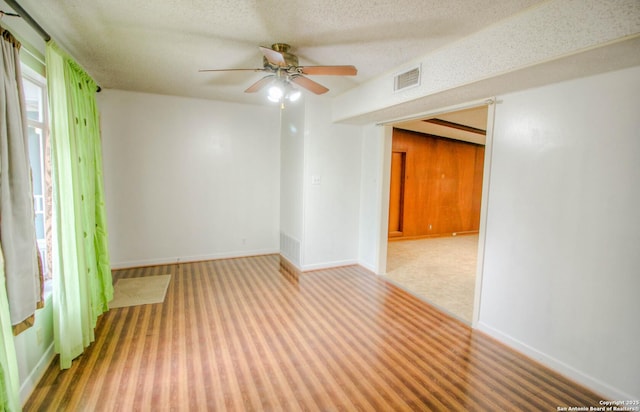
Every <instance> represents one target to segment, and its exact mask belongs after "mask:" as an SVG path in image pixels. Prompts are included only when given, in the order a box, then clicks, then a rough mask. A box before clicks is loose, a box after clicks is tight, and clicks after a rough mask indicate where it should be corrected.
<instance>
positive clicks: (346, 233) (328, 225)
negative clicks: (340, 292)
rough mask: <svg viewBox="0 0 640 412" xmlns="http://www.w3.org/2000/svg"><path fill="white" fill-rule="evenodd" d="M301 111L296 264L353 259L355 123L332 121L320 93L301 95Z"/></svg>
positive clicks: (355, 227)
mask: <svg viewBox="0 0 640 412" xmlns="http://www.w3.org/2000/svg"><path fill="white" fill-rule="evenodd" d="M305 113H306V114H305V136H304V137H305V146H304V150H305V165H304V168H305V171H304V241H303V261H302V269H304V270H309V269H317V268H321V267H331V266H340V265H348V264H355V263H357V261H358V231H359V223H360V222H359V219H358V213H359V210H360V162H361V150H362V132H361V128H360V127H357V126H353V125H344V124H335V123H332V121H331V107H330V106H329V105H328V104H327V102H326V99H325V98H323V97H316V96H307V98H306V111H305ZM314 180H315V181H314Z"/></svg>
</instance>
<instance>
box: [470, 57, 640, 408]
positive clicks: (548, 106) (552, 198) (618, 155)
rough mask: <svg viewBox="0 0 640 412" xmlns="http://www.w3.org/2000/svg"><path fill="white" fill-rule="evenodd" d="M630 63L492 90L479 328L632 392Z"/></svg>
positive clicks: (591, 379)
mask: <svg viewBox="0 0 640 412" xmlns="http://www.w3.org/2000/svg"><path fill="white" fill-rule="evenodd" d="M639 113H640V67H636V68H633V69H627V70H623V71H619V72H612V73H608V74H604V75H598V76H593V77H590V78H584V79H578V80H573V81H568V82H563V83H559V84H554V85H550V86H546V87H541V88H537V89H532V90H527V91H523V92H519V93H513V94H509V95H504V96H499V97H498V104H497V106H496V108H495V127H494V135H493V151H492V161H491V180H490V183H489V184H490V186H489V199H488V209H487V212H488V215H487V222H486V223H487V224H486V244H485V249H484V250H485V256H484V275H483V282H482V292H481V305H480V322H479V327H480V329H482V330H484V331H486V332H488V333H490V334H492V335H494V336H495V337H497V338H498V339H500V340H502V341H505V342H507V343H508V344H510V345H513V346H515V347H516V348H518V349H520V350H522V351H524V352H525V353H527V354H529V355H531V356H533V357H535V358H537V359H539V360H541V361H542V362H543V363H546V364H548V365H551V366H552V367H553V368H555V369H557V370H559V371H560V372H563V373H565V374H567V375H569V376H570V377H572V378H574V379H576V380H578V381H579V382H582V383H584V384H585V385H587V386H589V387H591V388H593V389H595V390H596V391H599V392H600V393H601V394H603V395H605V396H610V397H612V398H613V399H623V398H631V399H639V398H640V373H638V371H640V351H638V342H640V321H639V318H638V316H639V315H640V299H639V298H638V291H640V253H639V251H640V230H639V229H640V213H639V212H638V210H639V209H638V205H639V204H640V183H639V182H640V167H639V163H638V162H639V159H640V116H639V115H638V114H639Z"/></svg>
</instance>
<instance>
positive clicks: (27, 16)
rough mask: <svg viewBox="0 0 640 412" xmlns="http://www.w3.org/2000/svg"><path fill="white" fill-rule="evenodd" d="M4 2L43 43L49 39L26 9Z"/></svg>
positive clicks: (47, 34)
mask: <svg viewBox="0 0 640 412" xmlns="http://www.w3.org/2000/svg"><path fill="white" fill-rule="evenodd" d="M4 2H5V3H7V4H8V5H9V7H11V8H12V9H13V10H14V11H16V12H17V13H18V15H19V17H22V19H23V20H24V21H26V22H27V23H28V24H29V26H31V28H33V29H34V30H35V31H36V32H37V33H38V34H39V35H40V37H42V40H44V41H45V43H46V42H48V41H49V40H51V36H50V35H49V33H47V31H46V30H45V29H43V28H42V26H40V25H39V24H38V22H37V21H35V20H34V19H33V17H31V15H30V14H29V13H27V11H26V10H25V9H23V8H22V6H21V5H19V4H18V3H17V2H16V1H15V0H4ZM101 90H102V88H101V87H100V86H99V85H96V91H97V92H100V91H101Z"/></svg>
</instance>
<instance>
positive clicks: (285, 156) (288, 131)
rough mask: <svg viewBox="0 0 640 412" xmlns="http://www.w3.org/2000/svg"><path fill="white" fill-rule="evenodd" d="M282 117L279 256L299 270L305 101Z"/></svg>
mask: <svg viewBox="0 0 640 412" xmlns="http://www.w3.org/2000/svg"><path fill="white" fill-rule="evenodd" d="M281 113H282V114H281V115H282V121H281V123H282V127H281V130H280V254H282V255H283V256H284V257H286V258H287V259H288V260H289V261H290V262H291V263H293V264H294V265H295V266H296V267H298V268H300V266H301V261H302V250H301V245H302V239H303V237H304V221H303V220H304V161H305V159H304V144H305V143H304V128H305V126H304V124H305V114H304V113H305V101H304V99H301V100H299V101H297V102H296V103H292V104H289V105H287V107H286V108H284V109H283V110H282V112H281Z"/></svg>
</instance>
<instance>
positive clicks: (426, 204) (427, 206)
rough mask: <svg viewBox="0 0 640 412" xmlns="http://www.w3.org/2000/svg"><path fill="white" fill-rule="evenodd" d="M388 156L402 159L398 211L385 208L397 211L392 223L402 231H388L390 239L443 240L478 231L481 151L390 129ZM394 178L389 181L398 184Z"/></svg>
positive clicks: (471, 145) (469, 145)
mask: <svg viewBox="0 0 640 412" xmlns="http://www.w3.org/2000/svg"><path fill="white" fill-rule="evenodd" d="M393 152H396V153H404V154H405V155H404V159H405V165H404V180H403V181H402V185H403V187H402V190H401V191H400V192H401V193H403V198H402V199H400V202H402V203H401V206H400V207H398V205H395V204H393V205H390V208H389V209H390V211H395V210H398V209H399V210H400V211H401V213H402V215H401V216H399V217H398V216H393V221H394V222H397V221H401V222H402V228H401V230H398V229H397V228H393V229H394V230H393V233H392V231H391V230H390V237H394V238H398V237H401V238H417V237H428V236H445V235H451V234H453V233H458V234H459V233H468V232H472V233H473V232H477V231H478V230H479V227H480V203H481V198H482V172H483V167H484V146H482V145H478V144H474V143H467V142H462V141H457V140H452V139H447V138H443V137H437V136H430V135H426V134H422V133H417V132H411V131H407V130H402V129H394V131H393ZM397 169H398V168H395V169H394V170H397ZM393 173H394V171H393V170H392V177H391V181H392V182H393V181H396V182H397V181H399V179H397V178H395V179H394V177H396V176H393ZM392 190H396V191H397V190H398V189H397V188H395V189H394V188H392ZM392 201H394V202H395V201H396V200H392ZM390 217H391V216H390ZM390 221H391V219H390ZM390 229H391V228H390Z"/></svg>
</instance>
